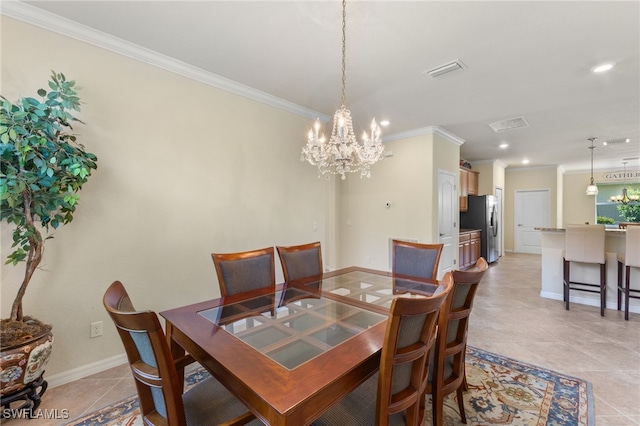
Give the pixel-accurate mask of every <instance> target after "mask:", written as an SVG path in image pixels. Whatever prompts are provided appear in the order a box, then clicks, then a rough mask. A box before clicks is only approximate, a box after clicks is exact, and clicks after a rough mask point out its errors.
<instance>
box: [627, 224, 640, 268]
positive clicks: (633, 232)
mask: <svg viewBox="0 0 640 426" xmlns="http://www.w3.org/2000/svg"><path fill="white" fill-rule="evenodd" d="M626 229H627V230H626V234H627V236H626V239H627V242H626V250H625V256H624V257H625V261H624V263H625V264H626V265H628V266H633V267H636V268H640V224H638V225H630V226H627V228H626Z"/></svg>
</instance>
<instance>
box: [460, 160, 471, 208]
mask: <svg viewBox="0 0 640 426" xmlns="http://www.w3.org/2000/svg"><path fill="white" fill-rule="evenodd" d="M468 174H469V173H468V170H467V169H464V168H462V167H461V168H460V201H459V206H458V207H459V208H460V211H461V212H466V211H467V207H468V205H467V195H469V192H468V185H469V178H468Z"/></svg>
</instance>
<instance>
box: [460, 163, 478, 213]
mask: <svg viewBox="0 0 640 426" xmlns="http://www.w3.org/2000/svg"><path fill="white" fill-rule="evenodd" d="M467 195H478V172H476V171H475V170H469V169H467V168H464V167H460V202H459V208H460V211H461V212H466V211H467V207H468V203H467Z"/></svg>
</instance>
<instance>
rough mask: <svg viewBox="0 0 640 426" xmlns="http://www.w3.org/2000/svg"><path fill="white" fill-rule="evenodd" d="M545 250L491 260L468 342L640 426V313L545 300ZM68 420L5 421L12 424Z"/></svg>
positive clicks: (93, 393)
mask: <svg viewBox="0 0 640 426" xmlns="http://www.w3.org/2000/svg"><path fill="white" fill-rule="evenodd" d="M540 268H541V267H540V256H539V255H531V254H514V253H508V254H507V255H506V256H504V257H502V258H501V259H500V260H499V261H498V262H497V263H496V264H494V265H492V266H490V268H489V271H488V272H487V274H486V275H485V278H484V280H483V282H482V285H481V288H480V290H479V292H478V294H477V296H476V301H475V306H474V310H473V312H472V320H471V323H470V324H471V325H470V329H469V338H468V342H469V344H471V345H474V346H477V347H480V348H482V349H485V350H488V351H492V352H496V353H499V354H502V355H505V356H509V357H512V358H515V359H518V360H521V361H524V362H529V363H531V364H535V365H538V366H541V367H545V368H548V369H551V370H556V371H560V372H562V373H565V374H569V375H573V376H577V377H581V378H583V379H586V380H588V381H590V382H591V383H592V385H593V393H594V400H595V413H596V425H597V426H612V425H615V426H625V425H640V315H639V314H633V313H632V314H630V317H629V321H625V320H624V316H623V315H622V314H621V313H620V312H617V311H615V310H607V311H606V316H605V317H604V318H602V317H600V312H599V308H598V307H593V306H583V305H577V304H572V305H571V310H570V311H566V310H565V309H564V305H563V302H561V301H557V300H548V299H542V298H540V296H539V293H540V272H541V269H540ZM134 393H135V387H134V384H133V380H132V379H131V376H130V374H129V371H128V366H126V365H123V366H120V367H116V368H113V369H110V370H107V371H104V372H102V373H99V374H95V375H93V376H90V377H87V378H84V379H80V380H77V381H75V382H72V383H68V384H66V385H63V386H59V387H57V388H54V389H49V390H48V391H47V392H46V393H45V395H44V397H43V402H42V404H41V406H40V407H41V408H43V409H50V410H51V409H58V410H61V409H67V410H69V417H70V418H71V419H73V418H77V417H80V416H81V415H83V414H84V413H87V412H91V411H93V410H96V409H98V408H101V407H103V406H105V405H108V404H110V403H112V402H115V401H119V400H121V399H123V398H125V397H127V396H129V395H132V394H134ZM66 422H68V420H56V421H49V420H43V419H37V420H32V421H29V420H19V419H12V420H5V421H2V424H6V425H7V426H23V425H31V426H33V425H37V426H49V425H52V426H53V425H63V424H65V423H66Z"/></svg>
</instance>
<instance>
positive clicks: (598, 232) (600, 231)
mask: <svg viewBox="0 0 640 426" xmlns="http://www.w3.org/2000/svg"><path fill="white" fill-rule="evenodd" d="M604 240H605V226H604V225H567V227H566V229H565V250H564V258H565V260H568V261H570V262H584V263H600V264H604V263H605V257H606V254H605V251H604Z"/></svg>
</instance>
